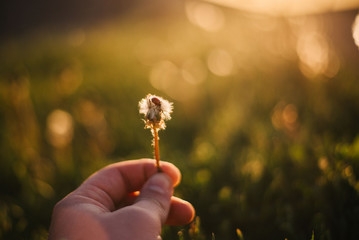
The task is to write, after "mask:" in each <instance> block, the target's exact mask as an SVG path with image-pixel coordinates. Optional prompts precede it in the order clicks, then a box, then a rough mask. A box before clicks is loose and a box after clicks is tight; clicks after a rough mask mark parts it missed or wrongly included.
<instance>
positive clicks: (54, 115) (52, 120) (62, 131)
mask: <svg viewBox="0 0 359 240" xmlns="http://www.w3.org/2000/svg"><path fill="white" fill-rule="evenodd" d="M47 137H48V140H49V142H50V143H51V145H53V146H54V147H56V148H63V147H65V146H67V145H68V144H69V143H70V142H71V140H72V137H73V120H72V116H71V115H70V114H69V113H67V112H65V111H63V110H59V109H57V110H54V111H53V112H51V113H50V114H49V116H48V117H47Z"/></svg>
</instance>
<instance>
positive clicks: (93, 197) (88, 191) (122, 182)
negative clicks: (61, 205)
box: [72, 159, 181, 211]
mask: <svg viewBox="0 0 359 240" xmlns="http://www.w3.org/2000/svg"><path fill="white" fill-rule="evenodd" d="M154 163H155V162H154V160H151V159H141V160H132V161H125V162H120V163H115V164H111V165H109V166H107V167H105V168H103V169H101V170H99V171H98V172H96V173H95V174H93V175H92V176H90V177H89V178H88V179H87V180H86V181H85V182H84V183H83V184H82V185H81V186H80V187H79V188H78V189H77V190H75V191H74V192H73V193H72V195H77V196H80V197H85V199H88V200H89V202H91V203H92V204H93V203H95V204H98V205H99V207H101V208H102V209H103V210H108V211H113V210H115V208H116V205H117V204H118V203H120V201H121V200H122V199H124V198H126V197H127V196H128V194H129V193H132V192H135V191H138V190H140V189H141V188H142V186H143V185H144V183H145V182H146V181H147V180H148V179H149V178H150V177H151V176H152V175H153V174H155V173H157V168H156V166H155V164H154ZM161 168H162V171H163V172H164V173H166V174H167V175H168V176H169V177H170V179H171V180H172V184H173V186H175V185H177V184H178V183H179V182H180V179H181V173H180V171H179V170H178V169H177V168H176V167H175V166H174V165H173V164H171V163H168V162H161ZM83 200H84V199H81V201H83Z"/></svg>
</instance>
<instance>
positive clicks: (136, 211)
mask: <svg viewBox="0 0 359 240" xmlns="http://www.w3.org/2000/svg"><path fill="white" fill-rule="evenodd" d="M161 168H162V171H163V172H162V173H157V169H156V167H155V164H154V160H150V159H141V160H132V161H125V162H120V163H115V164H112V165H109V166H107V167H105V168H103V169H101V170H99V171H98V172H96V173H94V174H93V175H92V176H90V177H89V178H88V179H87V180H86V181H85V182H84V183H83V184H82V185H81V186H80V187H79V188H77V189H76V190H75V191H73V192H72V193H70V194H69V195H68V196H66V197H65V198H64V199H62V200H61V201H60V202H58V203H57V204H56V206H55V208H54V211H53V215H52V220H51V225H50V230H49V238H48V239H49V240H57V239H59V240H60V239H61V240H65V239H71V240H72V239H89V240H90V239H121V240H130V239H131V240H133V239H136V240H142V239H143V240H145V239H146V240H152V239H153V240H158V239H161V237H160V234H161V229H162V226H163V225H164V224H169V225H184V224H188V223H189V222H191V221H192V219H193V217H194V208H193V207H192V205H191V204H190V203H188V202H186V201H184V200H182V199H179V198H177V197H174V196H173V188H174V187H175V186H177V185H178V184H179V182H180V179H181V173H180V171H179V170H178V169H177V168H176V167H175V166H174V165H173V164H171V163H168V162H161ZM138 191H139V192H138Z"/></svg>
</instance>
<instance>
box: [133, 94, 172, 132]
mask: <svg viewBox="0 0 359 240" xmlns="http://www.w3.org/2000/svg"><path fill="white" fill-rule="evenodd" d="M138 106H139V109H140V113H141V114H143V115H144V121H145V124H146V126H145V127H146V128H153V127H156V128H157V129H158V130H159V129H165V128H166V124H165V121H167V120H170V119H171V113H172V110H173V104H172V103H171V102H169V101H167V100H165V99H163V98H161V97H159V96H156V95H152V94H148V95H147V96H146V97H145V98H143V99H141V101H140V102H139V103H138Z"/></svg>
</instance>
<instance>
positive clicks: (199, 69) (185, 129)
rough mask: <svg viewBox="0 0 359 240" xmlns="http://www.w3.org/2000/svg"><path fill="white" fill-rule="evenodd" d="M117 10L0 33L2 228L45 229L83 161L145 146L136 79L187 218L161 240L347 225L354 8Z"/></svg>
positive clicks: (78, 177) (342, 230)
mask: <svg viewBox="0 0 359 240" xmlns="http://www.w3.org/2000/svg"><path fill="white" fill-rule="evenodd" d="M128 15H129V16H130V17H122V18H121V19H120V20H118V21H117V20H116V21H113V22H112V23H111V24H107V25H99V26H96V27H93V28H89V29H74V30H71V31H62V32H51V33H47V34H38V35H35V34H33V35H26V36H23V37H19V38H13V39H9V40H3V41H2V42H1V46H0V48H1V49H0V56H1V57H0V102H1V104H0V142H1V144H0V148H1V150H0V158H1V161H0V184H1V193H0V194H1V195H0V238H2V239H44V238H46V234H47V229H48V225H49V221H50V216H51V211H52V207H53V206H54V204H55V203H56V202H57V201H58V200H59V199H61V198H63V197H64V196H65V195H66V194H67V193H69V192H70V191H72V190H73V189H74V188H76V187H77V186H78V185H79V184H80V183H81V182H82V181H83V180H84V179H85V178H86V177H88V176H89V175H90V174H91V173H93V172H94V171H96V170H97V169H99V168H100V167H102V166H105V165H107V164H109V163H112V162H117V161H122V160H125V159H135V158H142V157H151V156H152V150H151V135H150V133H149V132H148V131H144V130H143V122H142V120H141V116H139V114H138V107H137V104H138V100H139V99H141V98H142V97H143V96H145V95H146V94H147V93H149V92H150V93H154V94H158V95H160V96H164V97H166V98H168V99H169V100H170V101H171V102H174V107H175V111H174V113H173V115H172V118H173V119H172V120H171V121H170V122H169V123H168V127H167V131H165V132H162V133H161V134H160V137H161V156H162V159H163V160H166V161H170V162H173V163H174V164H175V165H177V166H178V167H179V168H180V170H181V172H182V174H183V180H182V184H181V185H180V186H179V187H178V188H177V189H176V193H175V194H176V195H177V196H180V197H182V198H184V199H186V200H188V201H190V202H192V203H193V205H194V206H195V208H196V210H197V215H198V216H200V219H201V224H200V226H196V228H201V229H202V232H201V233H198V234H197V233H196V232H195V231H194V230H193V227H192V230H191V227H190V226H187V227H167V228H165V229H164V236H163V238H164V239H179V238H180V239H190V238H191V237H192V238H197V239H211V238H214V237H215V238H216V239H238V236H239V235H238V231H237V229H240V233H241V234H242V235H241V236H242V238H244V239H246V240H251V239H268V238H270V239H284V238H288V239H290V240H296V239H310V237H311V236H312V232H313V231H314V233H315V238H316V239H358V238H359V229H358V228H357V224H358V222H359V194H358V191H359V181H358V176H359V124H358V123H359V84H358V79H359V68H358V64H359V52H358V51H357V48H356V47H355V45H354V40H353V39H352V37H351V24H352V22H353V21H354V18H355V15H354V14H353V13H351V12H347V13H338V14H332V15H323V16H312V17H296V18H290V19H284V18H266V17H263V16H257V15H249V14H244V13H241V12H236V11H232V10H229V9H224V8H219V7H216V6H214V5H209V4H207V3H199V2H187V3H186V5H185V6H176V8H174V9H172V8H166V13H162V14H158V12H156V13H154V14H153V15H151V14H148V13H146V14H143V11H140V10H139V11H136V12H134V13H132V14H128ZM154 16H156V17H154ZM179 231H181V232H180V234H179V233H178V232H179ZM212 233H213V235H212ZM178 234H179V235H178ZM196 234H197V235H198V236H197V235H196Z"/></svg>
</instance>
